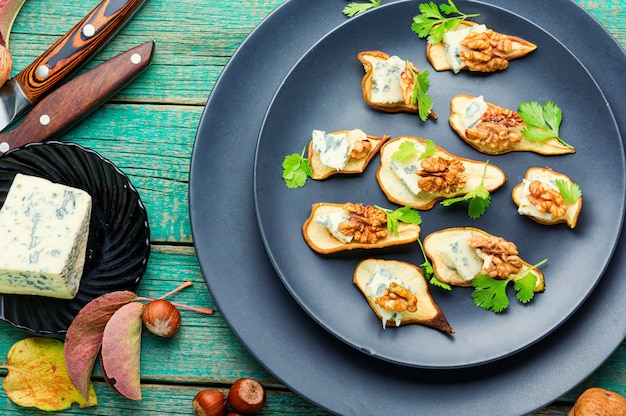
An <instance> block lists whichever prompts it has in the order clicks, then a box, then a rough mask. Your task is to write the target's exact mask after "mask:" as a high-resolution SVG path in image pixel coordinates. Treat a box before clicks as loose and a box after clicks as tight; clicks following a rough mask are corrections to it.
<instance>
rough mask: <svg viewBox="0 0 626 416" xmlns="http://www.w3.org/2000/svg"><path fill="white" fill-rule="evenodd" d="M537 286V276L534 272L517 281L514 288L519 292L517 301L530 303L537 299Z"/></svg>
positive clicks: (529, 272)
mask: <svg viewBox="0 0 626 416" xmlns="http://www.w3.org/2000/svg"><path fill="white" fill-rule="evenodd" d="M535 286H537V276H535V274H534V273H533V272H532V271H530V270H529V271H528V273H526V276H524V277H522V278H521V279H517V280H516V281H515V284H514V285H513V287H514V288H515V291H516V292H517V295H516V296H517V300H519V301H520V302H522V303H528V302H530V301H531V300H532V299H533V298H534V297H535Z"/></svg>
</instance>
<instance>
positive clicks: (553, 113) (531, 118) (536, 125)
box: [518, 101, 573, 149]
mask: <svg viewBox="0 0 626 416" xmlns="http://www.w3.org/2000/svg"><path fill="white" fill-rule="evenodd" d="M518 110H519V115H520V117H521V118H522V120H524V123H526V126H525V127H524V128H523V129H522V134H523V135H524V137H526V138H527V139H528V140H534V141H545V140H548V139H551V138H555V139H557V140H558V141H559V142H561V143H562V144H563V145H564V146H567V147H569V148H572V149H573V146H571V145H570V144H568V143H566V142H565V141H564V140H563V139H562V138H561V137H560V136H559V127H560V126H561V121H562V120H563V112H562V111H561V109H560V108H559V106H557V105H556V104H555V103H554V102H552V101H548V102H546V103H545V104H544V105H543V106H542V105H541V104H539V103H538V102H536V101H529V102H525V103H521V104H520V105H519V107H518Z"/></svg>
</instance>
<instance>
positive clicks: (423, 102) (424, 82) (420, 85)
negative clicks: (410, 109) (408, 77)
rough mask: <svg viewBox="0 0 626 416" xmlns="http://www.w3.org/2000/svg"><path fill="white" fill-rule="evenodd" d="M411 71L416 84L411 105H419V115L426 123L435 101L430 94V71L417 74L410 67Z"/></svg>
mask: <svg viewBox="0 0 626 416" xmlns="http://www.w3.org/2000/svg"><path fill="white" fill-rule="evenodd" d="M408 66H409V70H410V71H411V74H412V75H413V79H414V80H415V84H414V85H413V92H412V94H411V105H415V104H417V114H418V116H419V118H420V120H422V121H426V119H428V116H429V115H430V112H431V110H432V109H433V99H432V98H431V96H430V95H429V94H427V93H426V91H428V87H430V80H429V79H428V71H422V72H417V71H415V70H414V69H413V68H411V66H410V65H408Z"/></svg>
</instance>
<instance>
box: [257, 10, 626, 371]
mask: <svg viewBox="0 0 626 416" xmlns="http://www.w3.org/2000/svg"><path fill="white" fill-rule="evenodd" d="M458 7H460V8H461V10H464V11H467V12H470V13H479V14H480V17H478V18H476V19H475V20H476V21H477V22H479V23H485V24H487V26H488V27H491V28H493V29H494V30H496V31H499V32H504V33H511V32H513V33H512V34H515V35H517V36H520V37H522V38H525V39H527V40H530V41H531V42H533V43H535V44H537V45H538V49H537V50H536V51H535V52H533V53H531V54H530V55H528V56H526V57H525V58H523V59H518V60H516V61H513V62H511V65H510V66H509V68H508V69H507V70H506V71H503V72H499V73H493V74H475V73H469V72H462V73H459V74H457V75H455V74H453V73H452V72H450V71H446V72H436V71H434V70H433V69H432V67H430V64H429V63H428V62H427V60H426V57H425V54H424V47H425V41H424V40H420V39H419V38H418V37H417V36H416V35H415V34H414V33H413V32H412V31H411V25H410V22H411V17H412V16H413V15H414V14H415V10H416V4H415V3H412V2H402V3H397V4H393V5H389V6H387V7H379V8H377V9H375V10H373V11H372V12H370V13H367V14H365V15H363V16H361V17H358V18H355V19H351V20H350V21H348V22H347V23H345V24H343V25H342V26H340V27H339V28H337V29H336V30H334V31H332V32H331V33H330V34H328V35H327V36H326V37H324V38H323V39H322V40H321V41H320V42H319V43H318V44H317V45H315V47H314V48H312V49H311V50H310V51H309V52H307V53H306V54H305V55H304V57H303V58H302V59H301V60H300V62H298V64H297V65H296V66H295V67H294V69H293V70H292V71H291V72H290V74H289V75H288V76H287V77H286V79H285V80H284V82H283V84H282V85H281V87H280V88H279V90H278V92H277V94H276V96H275V98H274V100H273V102H272V104H271V105H270V108H269V111H268V113H267V116H266V118H265V121H264V124H263V127H262V130H261V134H260V138H259V143H258V148H257V157H256V165H255V198H256V207H257V213H258V219H259V225H260V228H261V235H262V236H263V241H264V243H265V246H266V249H267V251H268V254H269V256H270V259H271V260H272V263H273V264H274V267H275V268H276V271H277V272H278V275H279V276H280V277H281V278H282V280H283V282H284V283H285V285H286V286H287V288H288V289H289V291H290V292H291V293H292V295H293V296H294V297H295V299H296V300H297V301H298V303H300V304H301V305H302V307H303V308H304V309H305V310H306V311H307V312H308V313H309V314H310V315H311V316H312V317H313V318H314V319H315V320H316V321H317V322H319V323H320V324H321V325H322V326H323V327H325V328H326V329H328V330H329V331H330V332H331V333H333V334H334V335H336V336H337V337H339V338H340V339H342V340H343V341H345V342H347V343H348V344H350V345H352V346H354V347H355V348H357V349H358V350H360V351H363V352H365V353H367V354H371V355H372V356H375V357H378V358H382V359H386V360H389V361H392V362H395V363H400V364H405V365H411V366H418V367H433V368H446V367H463V366H470V365H476V364H482V363H485V362H489V361H493V360H496V359H500V358H502V357H505V356H507V355H510V354H513V353H515V352H517V351H519V350H520V349H522V348H525V347H527V346H529V345H531V344H532V343H534V342H536V341H538V340H539V339H541V338H542V337H544V336H545V335H546V334H548V333H550V332H551V331H553V330H554V329H555V328H556V327H558V326H559V325H560V324H561V323H562V322H564V321H565V319H567V318H568V317H569V316H570V315H571V314H572V312H574V311H575V310H576V308H578V306H580V304H581V303H582V302H583V301H584V300H585V299H586V297H587V296H588V294H589V293H590V292H591V290H592V289H593V288H594V287H595V285H596V283H597V282H598V280H599V279H600V277H601V276H602V273H603V272H604V269H605V268H606V266H607V264H608V263H609V260H610V258H611V255H612V253H613V249H614V247H615V244H616V242H617V239H618V237H619V231H620V225H621V222H622V215H623V209H624V198H623V195H624V189H625V185H624V168H625V165H624V152H623V145H622V142H621V139H620V134H619V131H618V128H617V125H616V123H615V120H614V118H613V114H612V113H611V112H610V111H598V112H594V116H593V117H587V116H586V115H587V114H588V112H589V109H590V108H601V109H606V108H607V107H608V104H607V102H606V99H605V97H604V95H603V94H602V92H601V91H600V89H599V88H598V86H597V84H596V83H595V81H594V80H593V78H592V77H591V76H590V74H589V73H588V72H587V71H586V69H585V68H584V67H583V66H582V65H581V64H580V62H579V61H578V60H577V59H576V58H575V57H574V56H573V55H572V54H571V53H570V52H569V51H568V50H567V49H566V47H565V46H564V45H562V44H561V43H559V42H558V41H557V40H555V39H554V38H553V37H551V36H550V35H549V34H548V33H547V32H545V31H543V30H542V29H540V28H539V27H538V26H536V25H534V24H532V23H531V22H529V21H528V20H525V19H523V18H522V17H519V16H516V15H514V14H511V13H508V12H506V11H503V10H501V9H498V8H495V7H491V6H487V5H479V4H468V3H459V4H458ZM366 50H380V51H383V52H386V53H389V54H390V55H398V56H400V57H402V58H404V59H409V60H411V61H412V62H413V63H414V64H415V65H417V67H418V68H420V69H421V70H422V71H424V70H428V72H429V74H430V76H429V79H430V90H429V92H430V95H431V96H432V97H433V101H434V103H435V105H434V111H435V112H437V113H438V114H439V116H440V119H439V120H438V121H437V122H433V121H430V120H429V121H427V122H425V123H422V122H421V121H419V119H418V118H417V116H415V115H412V114H389V113H385V112H381V111H377V110H373V109H372V108H370V107H369V106H367V105H366V103H365V102H364V100H363V96H362V92H361V79H362V77H363V73H364V71H363V67H362V65H361V64H360V62H358V60H357V58H356V55H357V54H358V53H359V52H360V51H366ZM460 93H464V94H470V95H474V96H478V95H484V96H485V99H486V100H488V101H491V102H495V103H497V104H499V105H502V106H504V107H508V108H517V106H518V104H519V103H521V102H525V101H539V102H541V103H544V102H545V101H546V100H552V101H554V102H556V103H557V104H558V105H559V106H560V107H561V109H562V110H563V114H564V117H563V123H562V125H561V129H560V134H561V137H564V138H565V140H567V141H568V142H569V143H570V144H572V145H573V146H574V147H575V148H576V153H575V154H572V155H567V156H548V157H546V156H540V155H537V154H534V153H527V152H517V153H509V154H506V155H503V156H486V155H483V154H481V153H479V152H477V151H475V150H474V149H472V148H471V147H469V146H468V145H467V144H465V142H463V141H462V140H461V139H460V138H459V137H458V136H457V135H456V134H455V133H454V132H453V130H452V129H451V128H450V126H449V124H448V122H447V119H448V116H449V115H450V110H449V107H450V99H451V98H452V97H453V96H454V95H456V94H460ZM354 128H361V129H363V130H364V131H365V132H367V133H368V134H372V135H383V134H389V135H391V137H392V140H393V137H397V136H400V135H413V136H420V137H423V138H427V139H432V140H434V141H435V142H436V143H437V144H438V145H440V146H442V147H444V148H445V149H447V150H448V151H449V152H451V153H453V154H455V155H459V156H463V157H467V158H470V159H476V160H481V161H485V160H489V161H490V163H491V164H494V165H497V166H499V167H501V168H502V169H503V170H504V172H505V173H506V175H507V177H508V179H509V181H508V183H507V184H506V185H505V186H504V187H503V188H501V189H499V190H498V191H496V192H495V193H493V195H492V204H491V207H490V208H489V209H488V210H487V212H486V214H485V215H484V216H483V217H481V218H480V219H478V220H472V219H470V218H469V217H468V215H467V204H459V205H457V206H454V207H450V208H445V207H443V206H441V205H439V204H438V205H437V206H435V207H434V208H433V209H431V210H428V211H422V220H423V222H422V232H421V236H422V238H424V237H425V236H426V235H428V234H429V233H431V232H434V231H437V230H440V229H443V228H447V227H461V226H473V227H478V228H481V229H483V230H485V231H488V232H490V233H492V234H494V235H498V236H501V237H504V238H505V239H507V240H509V241H513V242H515V243H516V244H517V246H518V248H519V250H520V255H521V256H522V258H524V259H525V260H526V261H528V262H529V263H531V264H535V263H538V262H539V261H541V260H542V259H544V258H547V259H548V263H547V265H546V266H545V267H543V268H542V270H543V272H544V275H545V276H546V286H547V290H546V292H545V293H543V294H540V295H537V296H536V297H535V299H534V300H533V301H532V302H531V303H530V304H529V305H528V306H522V305H521V304H520V303H519V302H517V301H515V300H514V298H513V297H514V295H513V291H510V292H509V296H510V297H511V298H512V302H511V305H510V307H509V308H508V310H506V311H505V312H503V313H501V314H499V315H496V314H494V313H492V312H486V311H483V310H482V309H479V308H478V307H476V306H475V305H474V304H473V301H472V299H471V292H472V290H471V289H464V288H455V289H454V290H453V291H452V293H448V292H445V291H442V290H441V289H438V288H435V287H431V293H432V295H433V297H434V299H435V301H436V302H437V303H438V304H439V306H440V307H441V309H442V311H443V312H444V314H445V315H446V317H447V318H448V321H449V322H450V325H452V327H453V328H454V329H455V330H456V333H455V334H454V335H452V336H450V335H447V334H443V333H440V332H438V331H435V330H433V329H429V328H426V327H423V326H417V325H412V326H406V327H403V328H401V329H386V330H384V329H383V328H382V325H381V322H380V320H379V319H378V318H377V317H376V316H375V315H374V313H373V312H372V311H371V309H370V307H369V305H368V304H367V302H366V301H365V299H364V297H363V295H362V294H361V292H360V291H359V290H358V289H357V288H356V286H355V285H353V284H352V274H353V271H354V268H355V267H356V265H357V263H358V262H359V261H360V260H362V259H365V258H368V257H377V258H386V259H399V260H404V261H407V262H409V263H413V264H416V265H419V264H421V263H422V262H423V257H422V255H421V251H420V248H419V246H418V244H417V243H416V244H412V245H410V246H408V247H402V248H394V249H385V250H376V251H374V252H371V251H367V250H360V251H358V252H355V251H352V252H348V253H347V254H337V255H331V256H321V255H318V254H317V253H315V252H314V251H312V250H311V249H310V248H309V247H308V246H307V244H306V243H305V241H304V239H303V237H302V232H301V229H302V223H303V222H304V221H305V219H306V218H307V217H308V216H309V214H310V211H311V205H312V204H313V203H316V202H334V203H344V202H362V203H364V204H367V205H379V206H384V207H389V208H393V209H395V208H397V206H395V205H393V204H392V203H390V202H388V201H387V199H386V198H385V196H384V194H383V193H382V192H381V190H380V188H379V186H378V183H377V181H376V169H377V168H378V164H379V163H378V158H375V159H373V160H372V162H371V164H370V166H369V167H368V169H367V171H366V172H365V173H364V174H363V175H349V176H348V175H346V176H343V177H340V176H334V177H332V178H331V179H328V180H325V181H313V180H309V181H308V183H307V184H306V186H304V187H303V188H300V189H289V188H288V187H287V186H286V185H285V184H284V182H283V180H282V176H281V175H282V161H283V158H284V157H285V155H287V154H291V153H300V152H301V150H302V148H303V147H304V146H306V145H307V144H308V142H309V140H310V138H311V131H312V130H313V129H320V130H325V131H328V132H330V131H338V130H344V129H354ZM591 138H593V139H591ZM607 149H611V152H607ZM545 166H550V167H551V168H552V169H554V170H556V171H557V172H561V173H564V174H566V175H569V176H570V177H571V178H572V180H574V181H575V182H577V183H578V184H580V186H581V188H582V190H583V193H584V198H583V200H584V203H583V211H582V214H581V216H580V219H579V223H578V226H577V227H576V229H575V230H570V229H569V228H568V227H566V226H565V225H564V224H562V225H560V226H542V225H539V224H537V223H535V222H533V221H531V220H529V219H528V218H526V217H521V216H520V215H518V214H517V207H516V206H515V204H514V203H513V202H512V199H511V190H512V189H513V187H514V186H515V185H516V184H518V183H520V182H521V179H522V178H523V177H524V173H525V172H526V170H527V169H528V168H529V167H545ZM607 166H611V172H610V173H608V171H607V169H606V167H607Z"/></svg>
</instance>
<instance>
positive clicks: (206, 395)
mask: <svg viewBox="0 0 626 416" xmlns="http://www.w3.org/2000/svg"><path fill="white" fill-rule="evenodd" d="M191 403H192V405H193V411H194V412H195V414H196V416H224V415H225V414H226V396H225V395H224V393H222V392H221V391H219V390H211V389H207V390H201V391H200V392H198V394H196V397H194V398H193V401H192V402H191Z"/></svg>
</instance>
